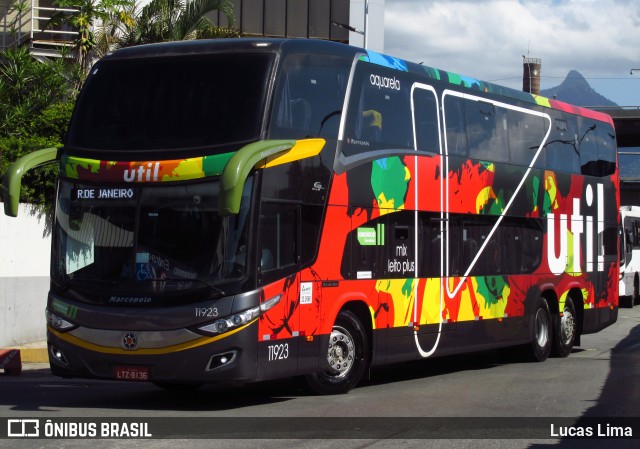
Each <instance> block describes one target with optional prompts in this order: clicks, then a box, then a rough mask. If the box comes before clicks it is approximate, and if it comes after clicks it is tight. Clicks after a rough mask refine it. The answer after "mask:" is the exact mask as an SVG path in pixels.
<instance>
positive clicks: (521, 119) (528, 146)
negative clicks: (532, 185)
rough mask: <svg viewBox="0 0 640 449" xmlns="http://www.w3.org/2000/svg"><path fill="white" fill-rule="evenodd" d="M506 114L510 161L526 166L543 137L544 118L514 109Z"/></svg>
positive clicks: (531, 159)
mask: <svg viewBox="0 0 640 449" xmlns="http://www.w3.org/2000/svg"><path fill="white" fill-rule="evenodd" d="M507 116H508V127H509V152H510V159H511V162H512V163H513V164H518V165H524V166H526V167H528V166H529V165H530V164H531V162H532V161H533V157H534V156H535V154H536V152H537V151H538V148H539V147H540V144H541V143H542V141H543V139H544V136H545V128H546V127H545V124H546V120H545V119H544V118H542V117H540V116H537V115H533V114H528V113H525V112H522V111H518V110H514V109H509V111H508V112H507Z"/></svg>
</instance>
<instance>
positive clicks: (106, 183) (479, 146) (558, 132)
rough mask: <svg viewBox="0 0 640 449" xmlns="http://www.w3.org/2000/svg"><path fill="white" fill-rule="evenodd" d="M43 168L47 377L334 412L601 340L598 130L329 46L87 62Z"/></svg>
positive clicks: (198, 46)
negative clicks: (452, 369)
mask: <svg viewBox="0 0 640 449" xmlns="http://www.w3.org/2000/svg"><path fill="white" fill-rule="evenodd" d="M124 80H126V82H125V81H124ZM34 158H35V156H34ZM56 158H57V159H56ZM52 159H56V160H59V161H60V162H59V163H60V181H59V189H58V196H57V205H56V214H55V224H54V230H53V251H52V268H51V291H50V295H49V299H48V306H47V317H48V327H47V329H48V344H49V351H50V361H51V368H52V371H53V373H55V374H56V375H59V376H63V377H94V378H102V379H124V380H143V381H152V382H155V383H156V384H158V385H160V386H164V387H175V386H178V385H180V386H185V385H187V386H196V385H200V384H203V383H211V382H226V381H233V382H250V381H259V380H265V379H272V378H280V377H285V376H298V375H301V376H304V377H305V378H306V380H307V382H308V384H309V385H310V386H311V388H312V389H313V390H314V391H316V392H318V393H324V394H331V393H343V392H346V391H348V390H350V389H351V388H353V387H355V386H356V385H357V384H358V382H359V381H360V380H361V378H362V377H363V376H364V374H365V373H366V372H367V370H368V368H369V367H370V366H373V365H381V364H387V363H394V362H400V361H406V360H418V359H424V358H428V357H436V356H440V355H447V354H455V353H463V352H470V351H478V350H484V349H488V348H500V347H510V346H519V347H520V348H521V351H522V353H523V354H525V355H527V356H528V357H529V358H531V359H532V360H537V361H543V360H545V359H546V358H547V357H548V356H549V355H550V354H552V353H553V354H556V355H558V356H567V355H568V354H569V353H570V352H571V350H572V348H573V346H574V345H577V344H579V342H580V336H581V335H583V334H586V333H592V332H597V331H599V330H600V329H602V328H604V327H606V326H608V325H610V324H612V323H614V322H615V321H616V318H617V311H618V285H617V282H618V280H617V278H618V276H619V272H620V271H619V270H620V260H619V257H618V229H619V226H620V224H619V215H618V210H619V206H620V205H619V192H618V168H617V156H616V142H615V132H614V128H613V123H612V120H611V119H610V117H609V116H607V115H604V114H601V113H598V112H594V111H590V110H586V109H582V108H578V107H574V106H570V105H567V104H564V103H561V102H558V101H555V100H551V99H546V98H542V97H537V96H533V95H530V94H528V93H523V92H519V91H515V90H512V89H508V88H504V87H500V86H497V85H494V84H490V83H485V82H482V81H479V80H475V79H472V78H468V77H463V76H460V75H456V74H453V73H449V72H445V71H443V70H438V69H433V68H429V67H426V66H423V65H419V64H413V63H410V62H407V61H403V60H400V59H397V58H392V57H389V56H385V55H381V54H378V53H374V52H371V51H367V50H363V49H359V48H354V47H350V46H345V45H341V44H336V43H331V42H321V41H310V40H286V39H284V40H256V39H237V40H217V41H195V42H181V43H170V44H161V45H151V46H140V47H134V48H128V49H123V50H119V51H117V52H114V53H112V54H110V55H108V56H106V57H105V58H103V59H102V60H101V61H99V62H98V63H97V64H96V65H95V66H94V68H93V69H92V71H91V74H90V76H89V78H88V80H87V82H86V84H85V86H84V88H83V91H82V93H81V95H80V97H79V99H78V102H77V105H76V108H75V111H74V115H73V119H72V122H71V125H70V129H69V137H68V140H67V142H66V144H65V146H64V147H63V148H60V149H57V150H56V149H53V150H52V149H49V150H46V151H45V153H41V154H40V155H39V158H38V159H33V160H25V161H22V162H19V163H18V164H17V165H18V166H20V167H22V169H24V168H25V167H26V168H28V167H31V166H33V165H37V164H38V163H41V162H42V160H52ZM12 173H13V174H12ZM19 173H21V171H20V170H18V169H14V170H13V171H10V172H9V173H8V175H7V176H6V177H5V186H6V189H7V191H8V192H9V191H13V192H15V186H16V185H18V187H19V176H20V175H19ZM14 196H15V195H14ZM15 201H17V200H16V199H15V198H14V197H11V198H10V201H8V202H7V203H6V206H7V210H8V211H9V213H11V210H10V208H11V207H12V205H13V204H14V203H15Z"/></svg>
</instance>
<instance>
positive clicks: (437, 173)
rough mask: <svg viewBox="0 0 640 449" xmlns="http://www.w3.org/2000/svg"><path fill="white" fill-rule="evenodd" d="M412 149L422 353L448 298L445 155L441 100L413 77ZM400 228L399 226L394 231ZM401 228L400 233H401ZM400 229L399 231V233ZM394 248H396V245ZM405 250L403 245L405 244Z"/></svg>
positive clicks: (417, 333)
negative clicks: (413, 155)
mask: <svg viewBox="0 0 640 449" xmlns="http://www.w3.org/2000/svg"><path fill="white" fill-rule="evenodd" d="M411 109H412V118H413V135H414V150H415V152H416V154H417V156H416V157H413V158H408V160H411V159H413V161H411V162H412V163H413V164H414V169H413V173H414V176H415V177H416V180H415V181H416V182H414V183H413V186H414V189H415V192H413V194H414V197H415V205H413V206H412V209H413V212H412V215H413V217H412V220H411V221H412V223H411V226H410V232H411V233H412V235H411V241H412V244H413V246H414V247H413V248H412V252H413V255H414V257H413V260H414V261H415V266H413V271H414V274H413V276H414V279H415V281H414V283H413V295H412V297H413V301H414V304H413V317H412V320H411V321H412V323H413V339H414V342H415V346H416V349H417V352H418V356H419V357H420V358H423V357H429V356H430V355H432V354H433V353H434V352H435V351H436V349H437V347H438V345H439V343H440V337H441V332H442V331H443V325H444V324H445V320H446V317H444V316H443V315H444V314H443V311H444V310H445V298H444V289H443V282H444V274H445V273H444V264H443V257H444V254H445V243H446V239H445V238H444V237H445V234H444V231H445V228H444V219H445V217H444V211H443V205H444V198H443V195H444V178H445V176H441V174H442V173H445V172H446V171H445V170H443V168H444V165H443V162H444V161H445V159H444V157H443V146H442V142H441V136H442V133H441V124H440V114H439V112H438V111H439V110H440V107H439V102H438V97H437V94H436V90H435V89H434V88H433V86H430V85H427V84H420V83H415V84H414V85H413V88H412V91H411ZM395 232H396V233H397V231H395ZM400 234H401V233H400ZM400 234H398V235H400ZM395 249H396V251H397V250H398V248H395ZM402 250H404V249H402Z"/></svg>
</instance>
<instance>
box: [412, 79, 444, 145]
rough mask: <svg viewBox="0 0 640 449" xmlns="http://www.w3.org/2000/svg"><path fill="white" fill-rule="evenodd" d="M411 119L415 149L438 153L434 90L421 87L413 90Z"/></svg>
mask: <svg viewBox="0 0 640 449" xmlns="http://www.w3.org/2000/svg"><path fill="white" fill-rule="evenodd" d="M413 120H414V127H415V134H416V144H417V149H418V150H419V151H429V152H432V153H440V139H439V131H438V103H437V101H436V97H435V93H434V92H432V91H430V90H426V89H421V88H417V89H415V90H414V91H413Z"/></svg>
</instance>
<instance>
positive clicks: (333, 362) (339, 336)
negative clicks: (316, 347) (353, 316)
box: [327, 326, 356, 377]
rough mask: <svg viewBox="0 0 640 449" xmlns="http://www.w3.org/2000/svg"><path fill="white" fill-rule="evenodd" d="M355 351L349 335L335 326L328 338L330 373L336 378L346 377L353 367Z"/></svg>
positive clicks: (341, 328)
mask: <svg viewBox="0 0 640 449" xmlns="http://www.w3.org/2000/svg"><path fill="white" fill-rule="evenodd" d="M355 350H356V347H355V344H354V342H353V337H352V336H351V334H350V333H349V332H348V331H347V330H346V329H344V328H343V327H339V326H335V327H334V328H333V330H332V331H331V335H330V336H329V348H328V350H327V361H328V362H329V367H330V373H331V374H332V375H334V376H337V377H344V376H346V375H347V373H348V372H349V371H350V370H351V368H352V367H353V362H354V361H355Z"/></svg>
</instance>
